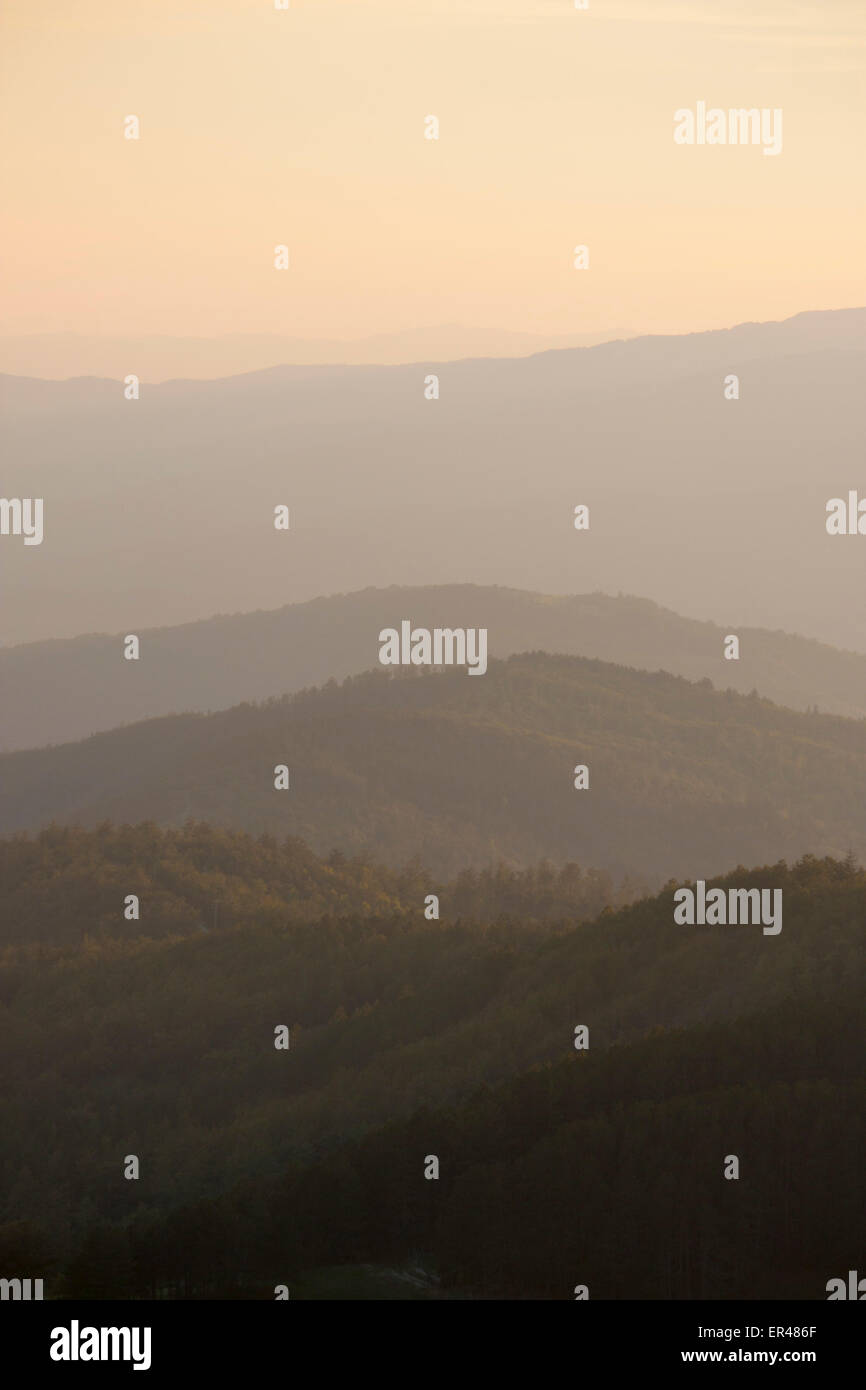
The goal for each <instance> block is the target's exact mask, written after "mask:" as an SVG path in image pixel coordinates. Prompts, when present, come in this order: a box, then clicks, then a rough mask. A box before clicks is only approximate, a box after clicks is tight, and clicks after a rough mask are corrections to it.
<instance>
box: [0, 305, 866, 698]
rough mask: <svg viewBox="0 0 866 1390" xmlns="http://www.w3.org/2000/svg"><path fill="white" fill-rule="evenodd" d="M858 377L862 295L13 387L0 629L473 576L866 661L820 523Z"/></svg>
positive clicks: (840, 467) (854, 550) (843, 567)
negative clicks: (764, 309)
mask: <svg viewBox="0 0 866 1390" xmlns="http://www.w3.org/2000/svg"><path fill="white" fill-rule="evenodd" d="M128 370H129V371H134V367H133V366H130V367H129V369H128ZM864 371H866V310H864V309H847V310H839V311H836V312H827V313H807V314H800V315H798V316H797V317H795V318H792V319H789V320H787V321H785V322H783V323H765V324H742V325H740V326H739V327H737V328H733V329H730V330H724V331H715V332H710V333H699V334H686V335H683V336H681V337H644V338H637V339H633V340H631V341H628V342H614V343H608V344H604V345H600V346H596V347H589V348H580V349H566V350H561V351H552V352H545V353H541V354H538V355H536V356H533V357H528V358H520V359H499V360H497V359H475V360H467V361H462V362H451V363H436V362H430V361H427V362H419V363H417V364H414V365H407V366H394V367H384V366H383V367H374V366H357V367H351V366H345V367H292V366H285V367H274V368H273V369H271V370H268V371H257V372H251V373H249V374H247V375H243V376H235V377H231V378H228V379H225V380H219V381H192V382H191V381H173V382H166V383H163V384H159V385H148V384H147V383H145V384H143V385H142V387H141V392H140V398H139V399H138V400H127V399H125V396H124V385H123V382H122V380H115V381H109V380H99V379H88V378H84V379H77V380H70V381H60V382H58V381H39V380H33V379H27V378H24V377H4V378H2V381H0V385H2V397H0V407H2V415H3V428H4V439H5V452H6V459H7V463H6V466H5V468H4V489H5V492H6V495H7V496H21V497H24V496H27V497H30V496H39V497H43V498H44V499H45V539H44V542H43V544H42V545H41V546H40V547H39V548H38V550H25V549H24V547H23V546H21V545H20V544H16V545H10V544H8V543H7V544H4V550H3V557H2V558H3V572H4V583H5V585H6V586H9V587H11V588H12V589H14V591H15V593H16V602H15V604H14V605H11V606H5V607H4V610H3V620H2V624H0V642H4V643H11V642H29V641H33V640H36V639H41V638H58V637H67V636H74V635H78V634H80V633H82V632H100V631H101V632H104V631H108V632H122V633H127V632H138V631H139V630H140V629H142V628H151V627H154V626H162V625H168V624H171V625H174V624H177V623H183V622H186V621H189V620H192V619H198V618H204V617H210V616H211V615H212V614H213V613H215V612H217V613H219V612H229V613H236V612H242V611H248V610H251V609H255V608H269V609H270V608H273V607H275V606H278V605H279V604H281V603H288V602H299V601H303V600H306V599H310V598H316V597H319V596H320V595H322V594H333V593H338V592H344V591H349V590H356V589H360V588H363V587H364V586H367V585H378V586H383V585H388V584H395V583H397V584H402V585H423V584H430V583H437V584H442V583H458V584H463V583H466V582H467V581H471V582H473V583H476V584H485V585H487V584H491V583H495V584H506V585H509V586H512V587H515V588H520V589H530V590H542V591H545V592H551V593H568V594H572V593H574V592H575V591H580V592H583V593H585V592H587V591H592V590H595V589H601V590H604V591H607V592H613V593H617V592H619V591H624V592H628V593H634V594H639V595H641V597H643V598H647V599H652V600H655V601H656V602H659V603H662V604H665V605H667V606H669V607H671V608H673V609H674V610H676V611H679V612H684V613H686V614H688V615H689V616H692V617H697V618H700V619H707V618H711V619H712V620H713V621H715V622H717V623H721V624H725V625H730V624H733V625H735V626H733V627H730V626H729V627H728V628H727V630H730V631H736V625H737V624H739V625H742V626H748V627H762V628H770V629H777V628H782V629H785V630H787V631H791V632H799V633H803V634H805V635H806V636H808V637H815V638H818V639H819V640H821V641H823V642H828V643H831V644H833V645H834V646H838V647H842V648H851V649H855V650H858V651H860V652H866V616H864V609H863V605H857V604H852V603H851V594H852V592H856V591H858V590H859V586H860V585H861V583H862V562H861V559H860V550H859V546H858V544H857V541H856V539H854V538H852V537H835V536H829V535H828V534H827V532H826V529H825V515H826V514H825V506H826V502H827V500H828V499H829V498H831V497H835V496H845V495H846V493H847V490H848V489H849V488H853V487H856V486H857V485H858V479H859V478H860V476H861V466H862V440H863V436H864V425H866V403H864V396H863V391H862V381H863V377H864ZM732 373H733V374H736V375H737V376H738V377H739V399H737V400H735V401H734V400H730V399H726V398H725V380H726V377H728V376H729V374H732ZM431 374H433V375H436V376H437V377H438V379H439V399H437V400H428V399H426V398H425V381H426V379H427V378H428V376H430V375H431ZM119 460H122V461H123V462H122V466H121V465H120V463H119ZM280 503H283V504H285V505H287V506H288V507H289V508H290V510H291V531H290V532H275V531H274V529H273V524H272V523H273V509H274V506H275V505H277V504H280ZM578 504H584V505H587V506H588V507H589V508H590V514H591V527H590V529H589V531H587V532H584V533H578V532H575V530H574V528H573V525H572V519H573V513H574V507H575V506H576V505H578ZM489 625H490V624H488V626H489ZM500 654H502V655H506V654H507V651H503V652H501V653H500ZM284 655H285V662H286V666H287V667H290V666H291V663H292V661H293V660H295V659H297V658H298V653H297V652H292V651H287V652H286V653H285V654H284ZM658 659H660V660H661V659H662V657H661V654H660V655H659V658H658ZM364 664H365V665H367V664H369V662H368V661H367V662H365V663H364ZM332 674H339V672H338V671H326V672H324V673H322V676H315V677H313V678H314V679H319V678H323V677H326V676H328V675H332ZM262 693H263V692H262ZM766 693H771V692H769V691H768V692H766ZM216 698H217V700H218V701H220V702H221V701H222V695H221V692H220V691H219V688H218V689H217V693H216ZM139 712H140V711H139ZM148 712H153V711H148Z"/></svg>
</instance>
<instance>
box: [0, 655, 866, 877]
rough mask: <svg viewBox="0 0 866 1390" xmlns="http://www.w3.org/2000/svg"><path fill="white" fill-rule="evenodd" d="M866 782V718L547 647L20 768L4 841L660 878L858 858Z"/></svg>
mask: <svg viewBox="0 0 866 1390" xmlns="http://www.w3.org/2000/svg"><path fill="white" fill-rule="evenodd" d="M578 764H585V765H586V766H588V768H589V774H590V786H589V789H588V790H581V791H577V790H575V789H574V784H573V783H574V779H573V770H574V768H575V766H576V765H578ZM278 765H285V766H287V767H288V768H289V771H290V787H289V789H288V790H285V791H277V790H275V788H274V769H275V767H276V766H278ZM864 783H866V720H845V719H841V718H837V717H833V716H819V715H815V714H806V713H796V712H794V711H791V710H788V709H784V708H782V707H780V706H776V705H773V704H771V703H769V702H767V701H764V700H761V699H759V698H757V697H748V696H743V695H738V694H735V693H734V692H733V691H717V690H714V689H713V688H712V686H711V685H710V683H709V681H707V682H699V683H697V684H691V683H689V682H688V681H685V680H683V679H682V678H680V677H674V676H670V675H666V674H665V673H656V674H650V673H647V672H641V671H634V670H629V669H626V668H624V667H619V666H613V665H608V664H605V663H602V662H599V661H590V660H585V659H581V658H577V657H563V656H559V657H557V656H548V655H543V654H539V653H536V654H532V655H526V656H520V657H512V658H511V659H510V660H509V661H507V662H494V663H492V664H491V666H490V668H489V669H488V671H487V674H486V675H484V676H481V677H471V676H468V675H467V674H466V672H465V670H463V671H460V670H452V671H448V672H446V673H435V672H424V673H423V674H403V673H402V672H401V673H400V674H399V675H397V676H390V675H388V674H387V673H386V672H384V671H377V672H373V673H370V674H368V675H364V676H360V677H356V678H352V679H350V680H348V681H346V682H345V683H344V684H343V685H341V686H338V685H337V684H336V683H329V684H328V685H326V686H324V687H323V688H321V689H319V690H314V691H308V692H302V693H300V694H298V695H296V696H291V697H285V698H283V699H279V700H273V701H269V702H267V703H265V704H263V705H241V706H238V707H237V708H235V709H233V710H230V711H227V712H224V713H220V714H214V715H209V716H202V715H182V716H176V717H170V718H169V717H167V718H164V719H157V720H149V721H147V722H145V723H141V724H136V725H132V726H130V727H129V728H125V729H119V730H115V731H113V732H111V733H109V734H100V735H96V736H94V737H93V738H90V739H88V740H85V741H84V742H82V743H78V744H68V745H64V746H62V747H58V748H53V749H40V750H35V751H30V752H22V753H13V754H8V755H6V756H5V757H3V758H0V830H2V831H3V832H4V833H5V832H9V831H12V830H17V829H23V828H33V827H37V826H40V825H44V824H46V823H47V822H49V821H51V820H59V821H67V822H77V823H80V824H84V825H95V824H97V823H99V822H100V821H102V820H106V819H108V820H112V821H120V822H123V821H139V820H154V821H157V822H159V823H161V824H166V825H175V826H179V825H182V824H183V823H184V821H186V820H187V819H190V818H196V819H208V820H210V821H212V822H215V823H217V824H220V825H228V826H232V827H235V828H239V829H245V830H247V831H250V832H253V833H257V834H258V833H267V834H270V835H274V836H278V837H280V838H282V837H284V836H286V835H290V836H296V837H299V838H301V839H303V840H305V841H307V842H308V843H309V844H310V846H311V847H312V848H313V850H315V851H316V852H318V853H325V854H327V853H330V852H331V850H332V849H334V848H336V849H338V850H339V851H340V852H342V853H343V854H346V855H350V856H356V855H361V856H363V857H365V858H372V859H374V860H376V861H378V862H384V863H387V864H389V865H392V866H396V865H401V864H404V863H406V862H407V861H409V860H412V859H419V860H420V861H421V862H422V863H423V864H424V865H425V867H427V868H428V869H429V870H430V871H431V872H432V873H434V874H436V875H437V876H439V877H442V876H452V875H453V874H455V873H457V872H459V870H460V869H462V868H464V867H466V866H468V865H476V866H480V865H484V864H491V863H496V862H497V861H499V860H504V861H507V862H510V863H512V864H518V865H519V864H526V863H530V862H533V861H535V860H537V859H539V858H542V857H548V858H550V859H551V860H552V861H555V862H558V863H563V862H566V861H570V860H572V861H576V862H578V863H580V864H585V865H592V866H594V867H596V868H599V869H604V870H607V871H609V872H614V873H622V872H632V873H635V874H637V875H639V876H641V877H642V878H644V879H647V880H649V881H651V882H653V883H655V884H660V883H661V882H663V881H664V880H665V879H666V878H668V877H670V876H671V875H676V876H679V877H687V876H688V877H698V876H706V875H707V874H712V873H720V872H724V871H725V870H726V869H728V868H729V867H730V866H731V865H732V864H736V863H754V862H756V861H761V862H766V861H773V860H776V859H779V858H782V857H785V858H788V859H792V858H796V857H797V856H799V855H800V854H803V853H806V852H814V853H816V854H824V853H833V854H838V855H844V854H846V853H847V852H848V850H849V849H853V850H854V851H855V852H856V853H858V854H862V853H863V852H864V851H866V825H864V821H863V815H862V810H863V786H864Z"/></svg>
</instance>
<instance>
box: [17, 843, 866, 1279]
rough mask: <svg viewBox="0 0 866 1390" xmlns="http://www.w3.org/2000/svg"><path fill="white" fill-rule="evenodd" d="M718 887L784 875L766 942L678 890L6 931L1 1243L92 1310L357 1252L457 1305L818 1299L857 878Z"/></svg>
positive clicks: (856, 1079) (799, 875)
mask: <svg viewBox="0 0 866 1390" xmlns="http://www.w3.org/2000/svg"><path fill="white" fill-rule="evenodd" d="M136 833H140V834H142V835H144V834H145V829H142V830H140V831H138V832H136ZM190 833H191V834H192V833H193V831H191V832H190ZM195 833H197V834H198V835H199V836H200V837H201V838H202V840H203V841H204V839H205V837H204V831H203V828H201V827H199V828H196V830H195ZM146 834H147V835H149V836H151V837H153V835H154V832H153V830H152V828H149V827H148V828H146ZM214 843H218V838H217V839H216V840H215V841H214ZM79 848H80V846H79ZM14 852H15V851H14V847H13V849H12V850H10V849H9V848H8V847H7V849H6V853H7V854H14ZM46 852H48V851H47V850H46ZM164 852H165V851H164ZM264 852H265V851H264V850H262V853H264ZM199 853H202V851H199ZM298 853H299V854H300V851H299V852H298ZM344 867H345V869H346V872H347V873H349V875H350V877H351V873H352V871H353V870H352V866H344ZM310 872H311V882H312V883H313V886H314V891H315V892H319V891H321V889H320V888H319V887H318V885H317V881H316V878H315V875H313V873H312V869H311V870H310ZM320 876H321V871H320ZM726 884H730V885H735V886H738V887H747V886H751V885H753V886H756V887H777V888H781V889H782V892H783V897H784V926H783V930H782V931H781V933H780V934H779V935H778V936H774V937H768V936H764V935H763V934H762V932H761V930H760V928H759V927H744V926H738V927H730V926H729V927H684V926H679V925H677V924H676V923H675V922H674V921H673V913H672V891H671V889H670V888H668V889H666V891H665V892H663V893H662V894H661V895H659V896H658V897H656V898H647V899H644V900H642V901H640V902H638V903H635V904H634V905H632V906H630V907H626V908H622V909H619V910H618V911H611V910H606V911H605V912H603V913H602V915H601V916H600V917H598V918H597V919H596V920H595V921H592V922H585V923H583V924H575V922H574V919H573V917H569V916H566V917H565V918H564V919H563V920H560V921H554V920H550V921H548V922H546V923H544V922H536V923H535V924H526V925H523V924H522V923H521V922H520V921H519V920H512V921H501V922H500V923H499V924H498V925H497V924H490V923H485V922H484V921H470V920H464V921H460V922H457V921H455V920H454V919H453V917H451V916H450V915H449V914H444V915H443V920H441V921H439V922H428V921H425V920H424V918H423V915H422V913H421V912H420V911H416V912H414V913H407V912H402V913H399V912H398V913H391V914H390V915H385V916H378V917H377V916H372V915H366V916H365V915H357V914H356V915H347V916H342V917H341V916H336V915H333V914H332V915H329V916H327V917H323V918H319V919H317V920H301V914H297V915H296V916H295V917H294V919H288V920H286V921H284V922H282V923H278V922H277V921H276V920H275V919H274V918H268V919H267V920H266V921H265V922H264V923H263V924H261V925H245V926H240V927H234V928H229V929H226V930H223V931H211V932H209V933H201V932H197V933H196V934H195V936H193V937H191V938H187V939H177V938H174V939H161V940H159V939H147V938H143V937H138V938H135V939H130V940H124V939H122V938H121V939H118V938H117V937H104V938H102V939H89V940H86V941H84V942H83V943H80V944H77V945H71V944H70V945H65V946H50V945H46V944H43V945H40V946H32V945H21V946H7V947H6V948H5V950H4V952H3V954H2V957H0V1049H2V1055H3V1056H4V1058H5V1059H6V1065H5V1066H4V1072H3V1077H2V1081H0V1136H2V1138H0V1193H2V1207H0V1252H2V1251H3V1250H7V1251H8V1250H10V1249H15V1250H24V1251H25V1253H26V1252H29V1253H30V1256H31V1257H32V1258H36V1253H38V1255H39V1258H40V1259H41V1260H43V1261H44V1262H45V1264H44V1266H43V1264H40V1266H39V1267H40V1268H43V1267H45V1268H49V1267H50V1268H51V1270H52V1271H53V1272H52V1276H51V1277H52V1280H53V1285H52V1287H53V1289H54V1291H55V1292H61V1293H63V1292H65V1293H68V1294H78V1295H81V1296H92V1297H107V1296H111V1295H112V1294H114V1295H120V1296H128V1295H134V1294H138V1295H142V1294H144V1295H147V1294H153V1293H163V1294H164V1293H171V1294H174V1295H181V1296H183V1295H188V1296H196V1295H201V1294H202V1293H210V1294H213V1293H220V1292H221V1293H228V1294H237V1293H238V1292H239V1291H240V1292H244V1291H246V1292H248V1293H250V1294H251V1296H261V1297H267V1296H269V1293H268V1285H269V1284H270V1286H271V1295H270V1296H272V1287H273V1284H274V1283H275V1282H287V1283H290V1284H292V1286H293V1288H295V1289H296V1292H297V1293H299V1296H302V1297H303V1296H304V1295H303V1290H304V1288H305V1286H306V1287H310V1288H312V1287H314V1286H316V1287H319V1288H320V1287H321V1284H316V1281H317V1280H319V1281H321V1280H322V1279H325V1281H326V1282H327V1279H328V1278H329V1277H330V1276H327V1275H325V1274H323V1273H321V1271H322V1270H325V1269H328V1268H330V1267H332V1266H348V1267H350V1269H349V1270H348V1272H347V1273H346V1274H345V1276H344V1277H345V1278H346V1279H349V1281H350V1282H351V1280H352V1279H353V1278H354V1279H362V1278H364V1277H366V1276H364V1275H363V1274H362V1272H359V1271H358V1270H357V1266H358V1265H363V1264H369V1263H370V1262H373V1263H374V1264H375V1263H382V1264H384V1265H385V1266H388V1267H391V1266H396V1267H402V1266H404V1265H406V1264H412V1263H415V1264H418V1263H420V1265H421V1266H422V1267H423V1269H424V1270H425V1271H426V1274H425V1278H427V1279H428V1280H429V1286H430V1287H431V1288H436V1289H438V1290H439V1291H440V1292H443V1293H449V1294H450V1295H452V1296H475V1295H478V1294H482V1295H490V1296H503V1295H504V1296H512V1297H513V1296H518V1297H564V1298H569V1297H572V1296H573V1295H572V1289H573V1286H574V1285H575V1284H577V1283H588V1284H590V1285H591V1287H592V1294H593V1296H594V1297H659V1298H666V1297H674V1298H676V1297H697V1296H704V1297H728V1296H747V1297H775V1296H786V1295H788V1294H790V1295H793V1296H797V1297H805V1298H812V1297H822V1296H823V1286H824V1283H825V1282H826V1280H827V1279H828V1278H830V1277H832V1276H833V1275H835V1274H836V1273H838V1272H839V1271H844V1270H846V1269H848V1268H849V1267H851V1268H853V1267H856V1260H857V1258H858V1250H859V1249H861V1248H862V1242H863V1236H864V1234H866V1230H864V1227H863V1210H862V1204H861V1203H859V1195H858V1189H857V1184H856V1181H855V1178H856V1174H857V1172H858V1165H859V1164H860V1162H861V1161H862V1160H861V1155H862V1144H863V1140H864V1137H866V1133H864V1128H863V1126H864V1118H863V1115H864V1108H863V1100H864V1095H866V1075H864V1048H863V1041H864V1023H863V1013H862V1007H861V999H862V993H863V988H864V984H866V978H864V972H866V952H864V937H866V873H864V871H863V870H860V869H858V868H856V867H855V866H854V864H853V863H852V862H851V861H850V860H849V861H847V862H842V861H834V860H831V859H825V860H818V859H813V858H809V859H805V860H803V861H802V862H800V863H798V864H796V865H794V866H793V867H791V868H788V867H786V866H785V865H784V864H776V865H773V866H771V867H767V868H764V869H760V870H756V871H747V870H745V869H740V870H737V871H736V872H735V873H733V874H731V875H729V877H728V879H726V880H724V881H723V882H722V886H725V885H726ZM25 894H26V889H22V890H21V896H20V897H19V908H20V909H21V910H25V908H26V902H25ZM282 1024H284V1025H286V1026H288V1027H289V1028H290V1038H291V1044H290V1047H289V1048H288V1049H287V1050H282V1051H281V1050H277V1049H276V1048H275V1047H274V1030H275V1028H276V1027H277V1026H279V1025H282ZM580 1024H583V1025H585V1026H586V1027H587V1028H588V1029H589V1048H588V1050H585V1051H580V1052H578V1051H575V1050H574V1047H573V1038H574V1030H575V1027H576V1026H577V1025H580ZM479 1088H480V1089H479ZM731 1154H734V1155H737V1156H738V1157H739V1160H740V1163H741V1165H742V1171H741V1176H740V1179H739V1180H738V1181H736V1182H728V1181H725V1179H724V1178H723V1164H724V1161H725V1159H726V1157H727V1156H728V1155H731ZM128 1155H136V1156H137V1157H138V1159H139V1161H140V1164H141V1171H140V1177H139V1179H138V1180H137V1181H134V1182H129V1181H125V1180H124V1178H123V1165H124V1163H125V1161H126V1158H127V1156H128ZM430 1155H435V1156H437V1157H438V1158H439V1160H440V1165H441V1174H440V1178H439V1180H438V1181H427V1180H425V1178H424V1176H423V1172H424V1164H425V1160H426V1158H427V1157H428V1156H430ZM746 1234H748V1237H749V1238H748V1240H746V1239H744V1236H745V1235H746ZM22 1258H23V1256H22ZM52 1261H53V1263H51V1262H52ZM353 1269H354V1270H355V1273H354V1274H353V1273H352V1272H351V1271H352V1270H353ZM315 1271H320V1272H319V1273H316V1272H315ZM341 1277H342V1276H341ZM309 1281H312V1282H309ZM437 1281H438V1282H437ZM293 1296H295V1295H293ZM316 1296H321V1294H318V1295H316Z"/></svg>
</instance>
